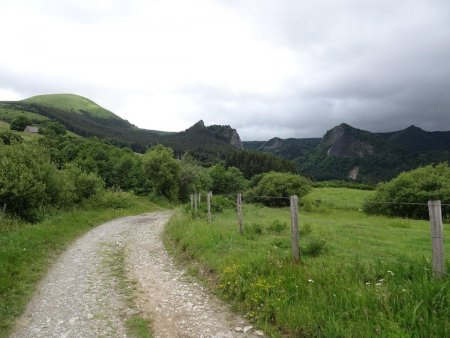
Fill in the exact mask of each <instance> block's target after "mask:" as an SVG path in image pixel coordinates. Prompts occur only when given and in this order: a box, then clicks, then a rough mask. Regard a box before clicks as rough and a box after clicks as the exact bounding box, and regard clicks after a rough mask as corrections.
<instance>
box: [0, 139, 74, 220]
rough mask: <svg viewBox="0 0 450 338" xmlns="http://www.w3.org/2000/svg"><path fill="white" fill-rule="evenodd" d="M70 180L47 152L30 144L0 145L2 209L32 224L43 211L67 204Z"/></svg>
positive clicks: (0, 199)
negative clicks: (3, 206) (43, 209)
mask: <svg viewBox="0 0 450 338" xmlns="http://www.w3.org/2000/svg"><path fill="white" fill-rule="evenodd" d="M68 190H70V187H69V185H68V182H67V180H65V178H64V176H63V175H62V174H61V172H60V171H59V170H58V169H57V168H56V166H55V165H54V164H53V163H51V162H50V156H49V155H48V153H47V151H46V150H45V149H44V148H41V147H39V146H36V145H30V144H13V145H10V146H5V145H0V205H3V204H4V203H6V204H7V210H8V211H9V212H10V213H14V214H16V215H18V216H20V217H22V218H24V219H27V220H29V221H36V220H38V219H39V218H40V215H41V213H40V210H41V209H42V208H44V207H46V206H47V207H48V206H54V207H57V206H60V205H61V204H62V203H64V202H67V199H66V197H65V195H66V192H67V191H68Z"/></svg>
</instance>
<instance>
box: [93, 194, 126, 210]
mask: <svg viewBox="0 0 450 338" xmlns="http://www.w3.org/2000/svg"><path fill="white" fill-rule="evenodd" d="M90 203H92V204H93V205H95V206H96V207H99V208H108V209H125V208H127V207H129V206H131V205H132V204H133V196H132V195H131V194H130V193H128V192H124V191H120V190H113V189H109V190H106V191H104V192H103V193H100V194H98V195H96V196H95V197H93V198H92V199H91V200H90Z"/></svg>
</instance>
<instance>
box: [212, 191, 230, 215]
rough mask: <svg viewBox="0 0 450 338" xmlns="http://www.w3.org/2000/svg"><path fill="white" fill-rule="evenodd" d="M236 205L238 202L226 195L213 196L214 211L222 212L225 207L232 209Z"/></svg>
mask: <svg viewBox="0 0 450 338" xmlns="http://www.w3.org/2000/svg"><path fill="white" fill-rule="evenodd" d="M235 207H236V202H234V201H233V200H232V199H231V198H228V197H224V196H220V195H219V196H214V195H213V196H212V199H211V210H212V211H214V212H222V211H224V210H225V209H232V208H235Z"/></svg>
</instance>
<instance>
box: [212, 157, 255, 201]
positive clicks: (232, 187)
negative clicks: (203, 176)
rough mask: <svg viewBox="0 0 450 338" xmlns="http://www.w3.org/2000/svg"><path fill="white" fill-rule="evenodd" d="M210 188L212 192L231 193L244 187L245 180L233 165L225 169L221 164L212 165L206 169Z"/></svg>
mask: <svg viewBox="0 0 450 338" xmlns="http://www.w3.org/2000/svg"><path fill="white" fill-rule="evenodd" d="M208 172H209V175H210V176H211V181H212V182H211V184H212V186H211V189H212V192H213V193H214V194H231V193H236V192H240V191H242V190H244V189H245V187H246V184H247V182H246V181H245V178H244V175H243V174H242V172H241V171H240V170H239V169H238V168H235V167H230V168H228V169H225V167H224V166H223V165H222V164H216V165H213V166H212V167H211V168H209V170H208Z"/></svg>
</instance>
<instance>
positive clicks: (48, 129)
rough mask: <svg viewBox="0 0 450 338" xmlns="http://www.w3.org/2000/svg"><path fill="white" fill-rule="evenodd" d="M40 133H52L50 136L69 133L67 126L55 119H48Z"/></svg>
mask: <svg viewBox="0 0 450 338" xmlns="http://www.w3.org/2000/svg"><path fill="white" fill-rule="evenodd" d="M39 133H41V134H43V135H50V136H56V135H64V134H65V133H67V130H66V127H64V125H62V124H61V123H59V122H55V121H48V122H47V123H45V126H44V127H43V128H41V129H40V130H39Z"/></svg>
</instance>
